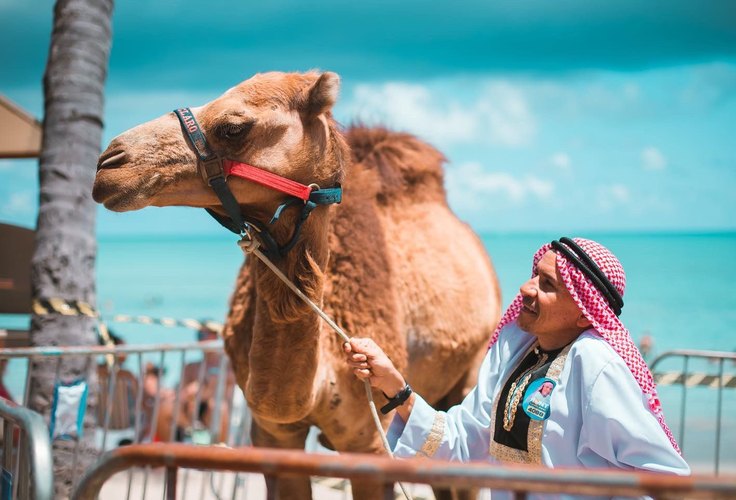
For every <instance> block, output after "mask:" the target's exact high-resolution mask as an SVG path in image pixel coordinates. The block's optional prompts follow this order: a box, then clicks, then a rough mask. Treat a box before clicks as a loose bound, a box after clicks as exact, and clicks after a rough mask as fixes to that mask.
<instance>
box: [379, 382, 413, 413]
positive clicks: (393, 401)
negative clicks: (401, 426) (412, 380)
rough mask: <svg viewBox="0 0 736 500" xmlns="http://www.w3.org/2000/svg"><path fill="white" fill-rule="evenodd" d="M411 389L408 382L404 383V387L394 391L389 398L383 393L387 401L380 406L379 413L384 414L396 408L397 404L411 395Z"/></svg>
mask: <svg viewBox="0 0 736 500" xmlns="http://www.w3.org/2000/svg"><path fill="white" fill-rule="evenodd" d="M411 394H412V390H411V387H409V384H405V385H404V387H403V388H402V389H401V390H400V391H399V392H398V393H396V395H395V396H394V397H391V398H389V397H388V396H387V395H386V394H385V393H384V394H383V395H384V396H386V399H388V403H387V404H386V405H385V406H383V407H382V408H381V413H383V414H384V415H386V414H387V413H388V412H390V411H391V410H393V409H394V408H396V407H397V406H401V405H403V404H404V403H405V402H406V401H407V400H408V399H409V397H410V396H411Z"/></svg>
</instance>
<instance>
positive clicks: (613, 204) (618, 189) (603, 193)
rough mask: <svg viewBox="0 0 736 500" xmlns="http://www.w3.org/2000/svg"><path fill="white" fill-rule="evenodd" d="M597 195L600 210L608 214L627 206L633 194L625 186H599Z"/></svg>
mask: <svg viewBox="0 0 736 500" xmlns="http://www.w3.org/2000/svg"><path fill="white" fill-rule="evenodd" d="M597 194H598V195H597V196H596V199H597V201H598V208H600V209H601V210H603V211H604V212H608V211H610V210H613V209H614V208H617V207H620V206H622V205H627V204H628V203H629V201H630V200H631V192H630V191H629V188H628V187H626V186H625V185H623V184H610V185H607V186H599V187H598V189H597Z"/></svg>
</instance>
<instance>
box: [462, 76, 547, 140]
mask: <svg viewBox="0 0 736 500" xmlns="http://www.w3.org/2000/svg"><path fill="white" fill-rule="evenodd" d="M474 106H475V107H476V108H477V110H478V112H479V113H480V115H481V118H482V119H484V120H481V121H485V122H486V123H487V124H488V126H489V132H490V139H491V141H492V142H495V143H497V144H501V145H504V146H522V145H525V144H528V143H529V142H530V141H531V140H532V138H533V137H534V133H535V132H536V128H537V126H536V120H535V119H534V116H533V115H532V113H531V110H530V109H529V105H528V103H527V101H526V99H525V97H524V94H523V93H522V92H521V90H519V89H518V88H516V87H514V86H512V85H511V84H509V83H507V82H498V83H492V84H490V85H488V87H487V88H486V91H485V93H484V95H482V97H481V98H480V100H479V101H478V102H477V103H476V104H475V105H474Z"/></svg>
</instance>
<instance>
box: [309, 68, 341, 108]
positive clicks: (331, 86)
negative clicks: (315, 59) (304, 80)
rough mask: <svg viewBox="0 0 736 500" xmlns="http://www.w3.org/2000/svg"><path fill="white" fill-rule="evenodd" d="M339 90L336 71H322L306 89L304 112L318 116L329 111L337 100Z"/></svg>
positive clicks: (338, 78)
mask: <svg viewBox="0 0 736 500" xmlns="http://www.w3.org/2000/svg"><path fill="white" fill-rule="evenodd" d="M339 91H340V77H339V76H337V73H332V72H329V71H328V72H326V73H322V74H321V75H320V76H319V78H317V81H316V82H314V85H312V86H311V87H310V88H309V89H308V91H307V96H306V103H305V109H304V111H305V113H306V114H307V115H308V116H318V115H321V114H322V113H324V112H326V111H329V110H330V109H332V106H334V105H335V102H337V94H338V92H339Z"/></svg>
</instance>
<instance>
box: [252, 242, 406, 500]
mask: <svg viewBox="0 0 736 500" xmlns="http://www.w3.org/2000/svg"><path fill="white" fill-rule="evenodd" d="M238 246H239V247H240V249H241V250H243V253H244V254H246V255H248V254H251V253H252V254H254V255H255V256H256V257H258V258H259V259H261V262H263V263H264V264H266V266H268V268H269V269H270V270H271V271H273V273H274V274H275V275H276V276H278V277H279V279H280V280H281V281H283V282H284V283H285V284H286V286H288V287H289V288H290V289H291V290H292V291H293V292H294V293H295V294H296V295H297V296H298V297H299V298H300V299H302V300H303V301H304V302H305V303H306V304H307V305H308V306H309V307H310V309H312V311H314V312H316V313H317V314H318V315H319V317H320V318H322V319H323V320H325V322H326V323H327V324H328V325H330V327H331V328H332V329H333V330H335V333H337V335H338V336H339V337H340V338H341V339H342V340H343V341H345V342H350V337H348V335H347V334H346V333H345V331H344V330H343V329H342V328H340V327H339V326H338V325H337V323H335V322H334V321H332V318H330V317H329V316H327V314H325V312H324V311H323V310H322V309H320V308H319V306H318V305H317V304H315V303H314V302H312V300H311V299H310V298H309V297H307V296H306V295H304V293H302V291H301V290H299V288H297V286H296V285H295V284H294V283H293V282H292V281H291V280H290V279H289V278H287V277H286V275H285V274H284V273H282V272H281V270H280V269H279V268H278V267H276V266H275V265H274V263H273V262H271V260H270V259H269V258H268V257H266V256H265V255H264V254H263V252H261V251H260V250H258V247H259V246H260V243H259V242H258V241H257V240H256V239H255V238H252V237H251V235H250V233H249V232H248V231H247V230H246V231H245V234H244V236H243V238H242V239H241V240H240V241H238ZM363 385H364V386H365V394H366V396H368V406H369V407H370V409H371V416H372V417H373V423H374V424H375V426H376V429H378V433H379V434H380V436H381V441H382V442H383V447H384V449H385V450H386V453H388V456H389V457H391V458H394V454H393V452H392V451H391V445H390V444H389V443H388V438H387V437H386V433H385V432H384V431H383V426H382V425H381V420H380V419H379V418H378V411H377V410H376V403H375V402H374V401H373V390H372V389H371V384H370V382H368V381H367V380H363ZM399 488H401V492H402V493H403V494H404V496H405V497H406V498H407V500H412V498H411V495H409V493H408V492H407V491H406V488H404V485H403V484H402V483H400V482H399Z"/></svg>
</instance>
